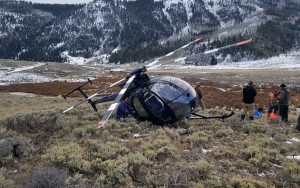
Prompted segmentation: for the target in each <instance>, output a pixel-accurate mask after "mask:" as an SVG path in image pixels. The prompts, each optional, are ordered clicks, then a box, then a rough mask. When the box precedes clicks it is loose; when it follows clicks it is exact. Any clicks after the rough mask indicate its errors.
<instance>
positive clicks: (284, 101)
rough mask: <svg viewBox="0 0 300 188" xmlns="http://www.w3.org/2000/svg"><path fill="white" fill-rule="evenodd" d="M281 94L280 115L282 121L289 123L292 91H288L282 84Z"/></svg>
mask: <svg viewBox="0 0 300 188" xmlns="http://www.w3.org/2000/svg"><path fill="white" fill-rule="evenodd" d="M280 87H281V90H282V92H281V94H280V99H279V115H280V117H281V121H283V122H285V123H287V122H288V112H289V100H290V91H288V89H287V87H286V85H285V84H281V85H280Z"/></svg>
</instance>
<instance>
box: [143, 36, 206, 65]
mask: <svg viewBox="0 0 300 188" xmlns="http://www.w3.org/2000/svg"><path fill="white" fill-rule="evenodd" d="M202 39H203V36H199V37H197V38H196V39H195V40H193V41H191V42H189V43H188V44H185V45H184V46H181V47H180V48H178V49H176V50H174V51H172V52H170V53H168V54H167V55H165V56H163V57H168V56H171V55H173V54H174V53H175V52H177V51H178V50H180V49H185V48H187V47H188V46H190V45H192V44H194V43H195V42H198V41H200V40H202ZM163 57H160V58H158V59H156V60H154V61H153V62H151V63H149V64H148V65H146V66H145V67H146V68H147V69H148V68H150V67H152V66H154V65H155V64H156V63H158V62H159V61H160V60H161V59H162V58H163Z"/></svg>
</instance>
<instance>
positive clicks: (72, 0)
mask: <svg viewBox="0 0 300 188" xmlns="http://www.w3.org/2000/svg"><path fill="white" fill-rule="evenodd" d="M25 1H31V2H33V3H50V4H54V3H56V4H79V3H89V2H92V1H93V0H25Z"/></svg>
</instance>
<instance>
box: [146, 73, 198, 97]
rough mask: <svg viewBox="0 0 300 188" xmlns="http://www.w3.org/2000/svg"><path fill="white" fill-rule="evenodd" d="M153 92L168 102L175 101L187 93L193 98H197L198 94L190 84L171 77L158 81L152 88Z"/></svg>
mask: <svg viewBox="0 0 300 188" xmlns="http://www.w3.org/2000/svg"><path fill="white" fill-rule="evenodd" d="M151 91H152V92H154V93H156V94H157V95H158V96H159V97H161V98H162V99H164V101H166V102H168V101H172V100H175V99H177V98H178V97H180V96H181V95H183V94H185V93H186V92H187V95H189V96H190V97H191V98H192V97H195V96H196V93H195V92H194V90H193V89H192V88H191V86H190V85H189V84H187V83H186V82H185V81H183V80H181V79H178V78H175V77H170V76H164V77H161V78H160V79H159V80H156V82H155V83H154V84H153V85H152V87H151Z"/></svg>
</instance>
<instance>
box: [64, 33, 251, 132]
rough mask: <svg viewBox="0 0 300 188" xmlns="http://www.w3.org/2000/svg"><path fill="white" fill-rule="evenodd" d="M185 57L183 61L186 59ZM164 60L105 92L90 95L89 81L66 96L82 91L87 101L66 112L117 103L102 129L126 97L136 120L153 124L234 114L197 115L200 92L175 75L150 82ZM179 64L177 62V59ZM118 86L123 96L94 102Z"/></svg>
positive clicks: (219, 117) (121, 81)
mask: <svg viewBox="0 0 300 188" xmlns="http://www.w3.org/2000/svg"><path fill="white" fill-rule="evenodd" d="M202 38H203V37H198V38H197V39H195V40H194V41H192V42H190V43H188V44H186V45H184V46H182V47H181V48H179V49H177V50H175V51H173V52H170V53H169V54H167V55H165V57H168V56H170V55H172V54H174V53H175V52H176V51H178V50H180V49H184V48H187V47H188V46H190V45H192V44H194V43H196V42H198V41H200V40H202ZM251 41H252V39H248V40H245V41H242V42H238V43H235V44H231V45H227V46H224V47H221V48H217V49H213V50H209V51H205V52H203V53H204V54H209V53H213V52H218V51H220V50H223V49H227V48H231V47H234V46H239V45H243V44H247V43H249V42H251ZM182 59H185V58H179V59H178V60H182ZM160 60H161V58H159V59H156V60H155V61H153V62H151V63H150V64H148V65H146V66H144V67H140V68H136V69H134V70H132V71H131V72H130V73H129V74H128V75H126V76H125V77H124V78H122V79H121V80H119V81H117V82H115V83H113V84H111V85H109V86H108V87H106V88H104V89H102V90H101V91H99V92H97V93H94V94H93V95H90V96H88V95H87V94H86V93H85V92H84V91H83V89H82V87H83V86H85V85H86V84H92V81H91V80H89V79H88V81H87V82H86V83H84V84H82V85H80V86H79V87H77V88H75V89H74V90H72V91H71V92H69V93H68V94H65V95H62V96H63V97H64V98H65V99H66V98H67V97H68V96H69V95H70V94H71V93H73V92H75V91H79V92H80V93H81V94H82V96H83V97H85V100H83V101H81V102H78V103H76V104H75V105H73V106H71V107H70V108H68V109H66V110H65V111H63V112H62V113H66V112H68V111H69V110H71V109H73V108H75V107H77V106H78V105H80V104H82V103H84V102H88V103H89V104H91V106H92V107H93V109H94V110H95V111H97V107H96V104H98V103H104V102H109V101H113V102H112V104H111V105H110V107H109V108H108V110H107V111H106V113H105V114H104V115H103V116H102V119H101V120H100V121H99V123H98V128H102V127H104V126H105V124H106V123H107V121H108V120H109V118H110V116H111V115H112V113H113V112H114V110H115V109H116V108H117V106H118V105H119V103H120V102H121V100H122V99H123V98H124V96H129V97H130V102H131V104H132V106H133V108H134V110H135V111H136V118H137V119H139V120H141V121H144V120H147V121H150V122H153V123H155V124H161V125H166V124H171V125H172V124H173V123H176V122H178V121H182V120H186V119H187V118H188V119H212V118H218V119H223V120H224V119H225V118H228V117H230V116H232V115H233V114H234V112H231V113H230V114H225V115H221V116H209V117H207V116H202V115H200V114H197V113H194V112H193V111H194V109H195V107H196V105H197V103H198V97H197V93H196V91H195V90H194V88H193V87H192V86H191V85H190V84H188V83H187V82H186V81H184V80H182V79H180V78H177V77H173V76H159V77H154V78H152V79H150V78H149V77H148V75H147V74H146V72H147V70H151V69H153V68H155V67H157V66H159V64H158V63H159V62H160ZM175 61H176V60H175ZM114 86H120V87H121V88H122V89H121V90H120V92H119V93H114V94H109V95H107V96H104V97H101V98H99V99H96V100H92V98H93V97H95V96H98V95H100V94H101V93H103V92H104V91H106V90H107V89H109V88H112V87H114Z"/></svg>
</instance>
